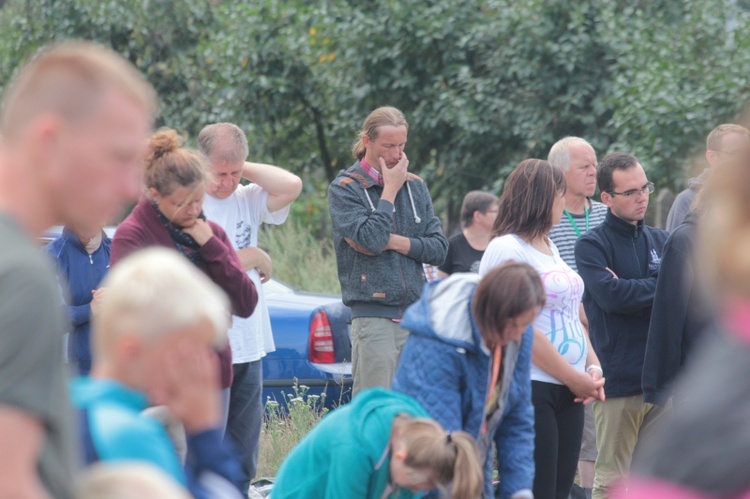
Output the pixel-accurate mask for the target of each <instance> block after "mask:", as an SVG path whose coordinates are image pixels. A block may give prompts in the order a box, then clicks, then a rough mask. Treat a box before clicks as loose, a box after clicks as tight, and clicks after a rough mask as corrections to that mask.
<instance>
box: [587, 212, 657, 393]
mask: <svg viewBox="0 0 750 499" xmlns="http://www.w3.org/2000/svg"><path fill="white" fill-rule="evenodd" d="M667 236H668V233H667V232H666V231H664V230H661V229H655V228H653V227H649V226H647V225H645V224H644V223H643V220H641V221H639V222H638V223H637V224H636V225H633V224H630V223H628V222H626V221H624V220H622V219H620V218H618V217H617V216H615V215H614V214H613V213H612V211H611V210H610V211H608V212H607V216H606V218H605V219H604V223H602V224H601V225H600V226H598V227H595V228H594V229H591V230H590V231H589V232H587V233H586V234H584V235H583V236H581V237H580V238H579V239H578V241H577V242H576V249H575V256H576V264H577V265H578V273H579V274H580V276H581V278H583V282H584V285H585V286H586V290H585V291H584V293H583V306H584V309H585V310H586V316H587V317H588V319H589V335H590V338H591V344H592V345H593V347H594V350H595V351H596V354H597V356H598V357H599V361H600V362H601V364H602V369H603V370H604V377H605V378H607V396H608V397H628V396H632V395H640V394H641V393H642V390H641V375H642V373H643V358H644V355H645V351H646V339H647V338H648V328H649V322H650V321H651V308H652V305H653V302H654V294H655V292H656V279H657V277H658V275H659V268H660V267H661V255H662V251H663V249H664V243H665V242H666V240H667ZM607 268H609V269H611V270H612V272H614V273H615V274H616V275H617V278H615V277H614V276H613V275H612V274H611V273H610V272H609V270H607Z"/></svg>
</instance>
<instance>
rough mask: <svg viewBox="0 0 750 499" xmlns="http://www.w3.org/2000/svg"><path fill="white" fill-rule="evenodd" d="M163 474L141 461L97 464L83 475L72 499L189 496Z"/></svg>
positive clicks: (172, 498) (173, 498)
mask: <svg viewBox="0 0 750 499" xmlns="http://www.w3.org/2000/svg"><path fill="white" fill-rule="evenodd" d="M190 497H191V496H190V494H188V492H187V491H186V490H185V489H184V488H182V486H180V485H179V484H178V483H177V482H175V481H174V480H173V479H172V478H171V477H169V476H168V475H167V474H166V473H164V472H162V471H161V470H159V469H158V468H156V467H154V466H152V465H149V464H145V463H130V464H105V463H99V464H96V465H94V466H92V467H91V468H89V470H88V471H87V472H86V474H85V475H83V477H82V479H81V481H80V482H79V484H78V487H77V490H76V494H75V498H76V499H190Z"/></svg>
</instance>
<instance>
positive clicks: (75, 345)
mask: <svg viewBox="0 0 750 499" xmlns="http://www.w3.org/2000/svg"><path fill="white" fill-rule="evenodd" d="M110 243H111V241H110V239H109V238H108V237H107V236H106V234H103V235H102V243H101V245H100V246H99V249H97V250H96V251H94V253H93V254H91V255H89V254H88V252H87V251H86V248H84V247H83V245H82V244H81V241H80V240H79V239H78V236H76V235H75V233H73V231H71V230H70V229H68V228H67V227H66V228H65V229H63V233H62V236H60V237H59V238H58V239H56V240H55V241H53V242H51V243H50V244H48V245H47V247H46V248H45V250H46V251H47V253H48V254H49V255H50V256H51V257H52V258H53V259H54V260H55V262H56V264H57V269H58V277H59V280H60V287H61V288H62V290H63V296H64V300H65V308H66V310H67V313H68V319H69V320H70V323H71V327H72V328H71V330H70V333H71V334H70V336H69V337H68V359H69V360H70V362H72V363H75V364H77V366H78V371H79V373H80V374H83V375H86V374H88V373H89V371H90V370H91V345H90V338H89V335H90V329H91V325H90V322H89V321H90V319H91V299H92V294H91V291H92V290H95V289H97V288H98V287H99V284H100V283H101V281H102V279H103V278H104V276H105V275H106V274H107V270H108V269H109V255H110Z"/></svg>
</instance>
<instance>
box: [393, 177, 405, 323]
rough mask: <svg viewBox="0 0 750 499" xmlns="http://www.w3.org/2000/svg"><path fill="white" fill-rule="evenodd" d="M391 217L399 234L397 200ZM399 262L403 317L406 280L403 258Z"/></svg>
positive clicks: (400, 305)
mask: <svg viewBox="0 0 750 499" xmlns="http://www.w3.org/2000/svg"><path fill="white" fill-rule="evenodd" d="M400 193H401V192H400V191H399V194H400ZM396 196H397V197H398V194H396ZM391 217H392V218H393V228H394V229H395V230H394V233H398V221H397V220H396V200H395V199H394V200H393V214H392V215H391ZM398 260H399V262H398V263H399V265H398V270H399V272H400V273H401V301H400V303H399V306H398V315H399V317H401V316H403V315H404V309H405V308H406V307H405V306H404V304H405V302H406V280H405V279H404V261H403V258H399V259H398Z"/></svg>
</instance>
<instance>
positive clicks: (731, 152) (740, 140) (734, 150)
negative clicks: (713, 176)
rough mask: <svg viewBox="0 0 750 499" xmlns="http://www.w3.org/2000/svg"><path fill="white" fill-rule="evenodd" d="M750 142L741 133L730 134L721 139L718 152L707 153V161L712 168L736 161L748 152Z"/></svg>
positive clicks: (710, 151)
mask: <svg viewBox="0 0 750 499" xmlns="http://www.w3.org/2000/svg"><path fill="white" fill-rule="evenodd" d="M748 146H750V140H748V138H747V136H746V135H744V134H741V133H728V134H726V135H725V136H723V137H722V138H721V146H720V147H719V148H718V150H716V151H713V150H710V149H709V150H708V151H706V160H707V161H708V164H709V165H710V166H711V167H714V166H719V165H721V164H722V163H726V162H727V161H731V160H733V159H736V158H737V157H739V156H740V155H742V154H743V153H746V152H747V149H748Z"/></svg>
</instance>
